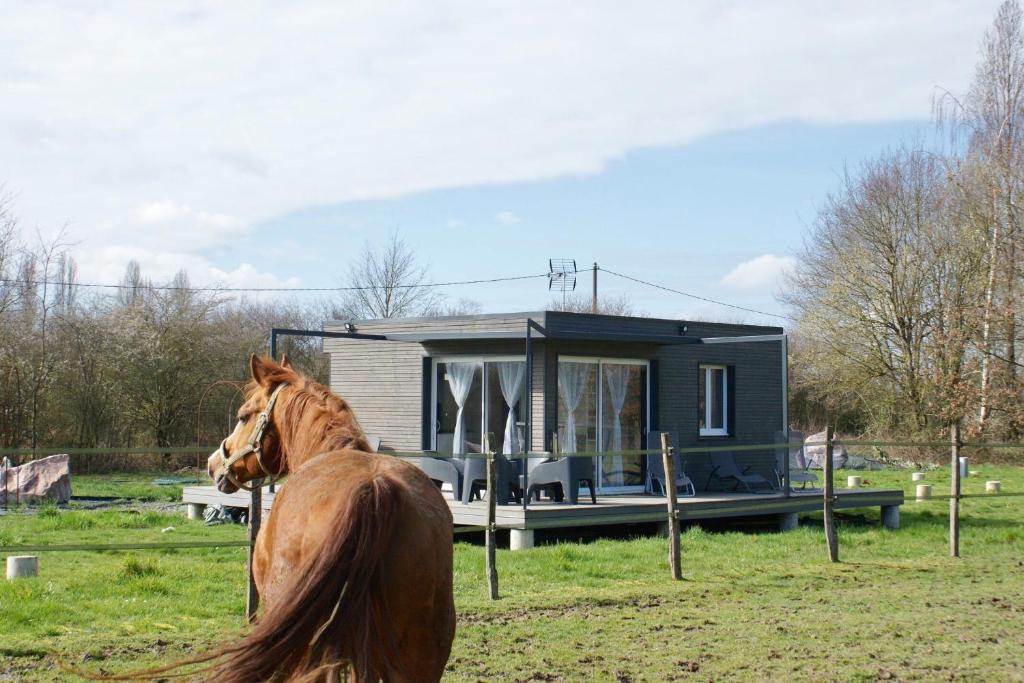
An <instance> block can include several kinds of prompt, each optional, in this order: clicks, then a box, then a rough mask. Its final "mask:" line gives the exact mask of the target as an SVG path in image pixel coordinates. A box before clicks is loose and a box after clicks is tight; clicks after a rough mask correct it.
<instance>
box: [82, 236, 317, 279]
mask: <svg viewBox="0 0 1024 683" xmlns="http://www.w3.org/2000/svg"><path fill="white" fill-rule="evenodd" d="M75 258H76V260H77V263H78V281H79V282H88V283H92V282H99V283H105V284H111V283H117V282H119V281H120V280H121V278H122V277H123V276H124V269H125V266H126V265H127V263H128V262H129V261H132V260H134V261H138V262H139V264H140V265H141V267H142V275H143V276H144V277H146V278H148V279H150V280H153V281H154V282H157V283H165V282H168V281H170V279H171V278H173V277H174V275H175V274H176V273H177V272H178V271H180V270H185V271H187V272H188V274H189V279H190V281H191V282H192V284H193V285H197V286H218V287H261V288H263V287H301V286H302V281H301V279H299V278H298V277H280V276H278V275H276V274H274V273H272V272H269V271H263V270H260V269H258V268H257V267H255V266H253V265H251V264H249V263H244V262H243V263H240V264H239V265H238V266H237V267H235V268H232V269H231V270H224V269H222V268H219V267H217V266H216V265H214V264H213V263H211V262H210V261H209V260H208V259H206V258H204V257H202V256H199V255H196V254H195V253H192V252H188V251H183V250H170V249H150V248H147V247H139V246H126V245H120V246H116V245H109V246H104V247H100V248H91V247H86V248H82V249H79V250H77V251H76V252H75Z"/></svg>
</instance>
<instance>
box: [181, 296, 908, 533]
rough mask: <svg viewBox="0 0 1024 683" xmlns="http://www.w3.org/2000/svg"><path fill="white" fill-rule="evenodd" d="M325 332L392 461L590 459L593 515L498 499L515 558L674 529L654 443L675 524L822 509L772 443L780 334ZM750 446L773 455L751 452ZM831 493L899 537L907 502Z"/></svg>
mask: <svg viewBox="0 0 1024 683" xmlns="http://www.w3.org/2000/svg"><path fill="white" fill-rule="evenodd" d="M324 331H325V332H330V333H334V334H337V335H341V336H332V337H328V338H325V339H324V348H325V351H326V352H327V353H329V354H330V359H331V378H330V388H331V389H332V390H333V391H334V392H335V393H337V394H339V395H340V396H342V397H343V398H345V399H346V400H347V401H348V402H349V404H350V405H351V407H352V409H353V410H354V412H355V415H356V417H357V418H358V420H359V422H360V424H361V426H362V428H363V430H364V431H365V432H366V434H367V435H368V436H369V437H371V442H374V443H376V442H377V440H378V439H379V446H378V450H380V451H382V452H389V451H390V452H392V453H394V452H396V451H397V452H399V454H400V455H407V456H408V455H415V454H416V453H419V452H422V451H432V452H434V453H435V454H436V455H437V456H439V457H444V456H447V457H448V458H449V459H450V460H461V461H462V467H463V468H469V467H470V465H469V461H467V460H466V459H465V458H459V456H460V455H463V454H473V453H480V452H482V451H483V446H484V435H485V434H491V435H492V438H493V441H492V446H491V448H492V449H493V450H495V451H497V452H498V453H500V454H502V455H504V456H512V457H511V458H510V459H509V460H510V461H511V464H510V465H509V467H514V468H518V470H517V472H512V473H511V476H512V477H513V478H515V477H516V475H518V476H519V478H518V482H519V483H520V484H523V483H524V482H526V481H534V482H535V481H536V478H533V479H531V478H530V477H533V476H534V475H535V474H536V473H537V472H539V471H540V470H538V469H536V468H537V467H543V466H545V464H547V463H545V460H548V458H546V457H544V456H546V455H548V454H550V455H552V456H554V457H556V458H557V456H558V455H559V454H568V453H582V454H593V456H590V455H587V456H586V457H588V458H589V457H592V462H593V465H594V466H593V470H592V477H593V479H594V484H595V485H594V487H593V488H594V489H596V490H594V491H587V494H591V493H593V494H594V495H595V498H594V500H595V501H596V502H594V503H591V496H590V495H586V496H584V497H582V498H581V499H580V503H579V504H570V503H566V502H558V501H557V500H551V499H548V500H545V501H543V502H542V503H539V504H538V503H531V504H529V505H523V504H517V505H513V504H501V502H502V501H501V498H500V497H499V498H498V502H499V505H498V506H497V511H496V523H497V525H498V527H500V528H503V529H508V530H509V531H510V537H511V540H510V543H511V546H512V547H513V548H523V547H530V546H532V545H533V542H534V531H535V530H538V529H564V528H569V527H579V526H607V525H618V524H629V523H644V522H661V521H663V520H664V519H665V503H664V500H665V499H664V497H663V495H662V494H663V491H657V490H656V487H655V486H654V483H655V480H654V478H653V475H652V472H651V471H648V470H649V467H650V469H651V470H652V471H653V470H654V469H656V468H657V467H658V463H659V462H660V459H659V458H657V457H656V456H655V457H653V458H651V459H648V457H646V456H645V455H643V454H636V453H635V451H641V450H644V449H646V448H648V446H649V445H650V444H651V442H652V441H654V440H655V439H650V440H649V436H653V435H655V434H657V433H659V432H668V433H669V434H670V435H671V436H672V439H673V442H674V443H675V445H676V446H678V447H680V450H683V449H689V450H688V451H686V452H685V453H684V454H683V455H682V457H681V458H680V460H681V463H680V464H681V466H682V469H683V471H684V472H685V474H686V475H687V476H688V477H689V478H690V480H691V481H692V484H693V490H692V491H691V492H692V493H693V495H692V496H689V497H682V498H680V499H679V504H678V508H677V509H678V513H677V514H678V515H679V518H680V519H683V520H702V519H718V518H728V517H748V518H749V517H776V518H777V519H778V523H779V527H780V528H781V529H789V528H794V527H795V526H796V524H797V519H798V515H799V514H800V513H802V512H813V511H815V510H820V509H821V490H820V489H801V490H798V489H796V488H794V487H793V485H792V484H791V483H790V482H788V481H786V480H785V476H784V475H785V474H786V473H788V472H789V470H788V460H789V457H788V454H789V448H788V447H779V446H776V447H772V446H771V444H780V446H781V444H782V443H785V438H786V437H784V436H783V435H785V434H788V428H787V423H788V414H787V403H788V401H787V395H788V379H787V363H786V358H787V349H786V337H785V334H784V332H783V330H782V328H779V327H765V326H757V325H735V324H727V323H710V322H699V321H687V320H666V319H660V318H634V317H620V316H610V315H596V314H583V313H567V312H561V311H539V312H534V313H508V314H499V315H470V316H451V317H433V318H392V319H386V320H352V321H331V322H328V323H325V325H324ZM780 439H783V440H782V441H780ZM751 445H755V446H756V445H768V446H767V447H766V448H758V449H755V450H750V449H742V448H740V447H741V446H751ZM715 447H717V448H718V451H719V452H720V451H722V450H723V449H724V450H729V448H728V447H735V448H736V450H735V451H734V452H732V455H731V458H732V460H733V461H734V462H735V466H736V469H737V471H743V472H745V473H747V474H749V475H752V476H758V475H759V476H760V477H761V479H763V480H764V481H765V483H769V482H771V486H770V487H769V490H767V491H756V492H755V491H753V490H748V491H737V490H736V488H737V486H738V484H737V486H733V485H732V482H730V481H727V480H724V479H723V478H722V477H720V476H719V477H716V476H714V473H715V472H716V471H717V470H716V466H715V465H713V464H712V460H713V459H714V457H715V456H714V455H713V454H712V452H711V451H707V452H705V451H703V450H697V451H693V450H692V449H694V448H697V449H703V448H708V449H711V448H715ZM630 451H634V453H629V452H630ZM603 453H608V455H602V454H603ZM517 454H519V458H516V457H515V456H516V455H517ZM522 454H530V455H529V457H525V456H523V455H522ZM535 455H539V456H541V457H534V456H535ZM578 457H582V456H578ZM524 458H525V459H524ZM419 462H420V463H421V467H429V466H430V464H431V463H426V464H424V461H423V460H419ZM431 462H433V461H431ZM475 462H477V463H480V462H481V461H480V460H479V459H477V460H475ZM554 462H556V463H557V462H560V461H558V460H555V461H554ZM561 462H563V463H564V462H565V461H561ZM524 463H526V464H525V467H526V470H527V471H526V472H525V473H523V472H522V469H523V467H524ZM503 468H504V465H503ZM586 469H587V470H588V472H590V468H589V467H587V468H586ZM463 472H465V469H464V470H463ZM432 478H434V476H433V475H432ZM812 478H814V479H816V477H812ZM284 485H285V486H287V481H285V483H284ZM514 486H515V485H514V484H513V487H514ZM465 487H466V482H463V493H465V491H466V488H465ZM521 488H522V487H521V486H520V492H521ZM587 488H588V489H589V488H590V487H589V484H588V486H587ZM563 491H564V487H563ZM470 492H472V488H471V487H470ZM652 493H656V494H657V495H651V494H652ZM836 495H837V497H836V501H835V507H836V508H837V509H844V508H865V507H876V506H877V507H880V508H881V512H882V522H883V524H885V525H886V526H888V527H890V528H895V527H898V526H899V506H900V505H901V504H902V503H903V492H902V491H900V490H878V489H875V490H871V489H857V490H841V491H837V492H836ZM183 497H184V501H185V502H186V503H189V504H190V514H193V515H199V514H200V512H201V510H202V508H203V506H205V505H208V504H221V505H235V506H245V505H248V504H249V497H248V495H247V494H246V493H245V492H237V493H235V494H230V495H225V494H222V493H220V492H218V491H217V490H216V489H214V488H213V487H210V486H206V487H198V486H197V487H186V488H185V489H184V496H183ZM524 497H525V498H527V499H529V496H524ZM273 499H274V492H273V490H272V489H270V490H264V492H263V495H262V503H261V505H262V506H263V507H264V508H265V509H270V507H271V506H272V505H273ZM463 500H469V497H466V496H463V499H459V497H458V496H455V495H451V496H449V501H450V502H449V505H450V507H451V510H452V514H453V518H454V522H455V524H456V526H459V525H462V526H465V527H478V526H480V525H482V524H484V523H485V521H486V510H487V506H486V505H485V504H484V503H482V502H480V501H472V502H468V503H467V502H463Z"/></svg>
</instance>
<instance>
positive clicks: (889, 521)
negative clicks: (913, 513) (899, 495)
mask: <svg viewBox="0 0 1024 683" xmlns="http://www.w3.org/2000/svg"><path fill="white" fill-rule="evenodd" d="M882 526H884V527H885V528H886V529H899V528H900V506H899V505H883V506H882Z"/></svg>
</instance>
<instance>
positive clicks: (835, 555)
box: [822, 425, 839, 562]
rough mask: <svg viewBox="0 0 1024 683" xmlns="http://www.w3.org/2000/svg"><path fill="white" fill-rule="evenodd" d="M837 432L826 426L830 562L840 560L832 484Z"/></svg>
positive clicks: (826, 512) (826, 492) (827, 542)
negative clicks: (834, 441)
mask: <svg viewBox="0 0 1024 683" xmlns="http://www.w3.org/2000/svg"><path fill="white" fill-rule="evenodd" d="M834 437H835V434H834V433H833V431H832V425H828V426H826V427H825V471H824V472H823V473H822V476H823V477H824V479H825V486H824V491H825V492H824V498H825V500H824V503H825V505H824V513H825V543H826V544H827V545H828V559H829V561H830V562H838V561H839V537H838V536H837V535H836V518H835V502H836V499H835V493H834V491H833V484H832V468H833V463H832V452H833V447H832V442H833V439H834Z"/></svg>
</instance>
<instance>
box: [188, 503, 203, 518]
mask: <svg viewBox="0 0 1024 683" xmlns="http://www.w3.org/2000/svg"><path fill="white" fill-rule="evenodd" d="M205 511H206V506H205V505H203V504H202V503H189V504H188V518H189V519H202V518H203V513H204V512H205Z"/></svg>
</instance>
